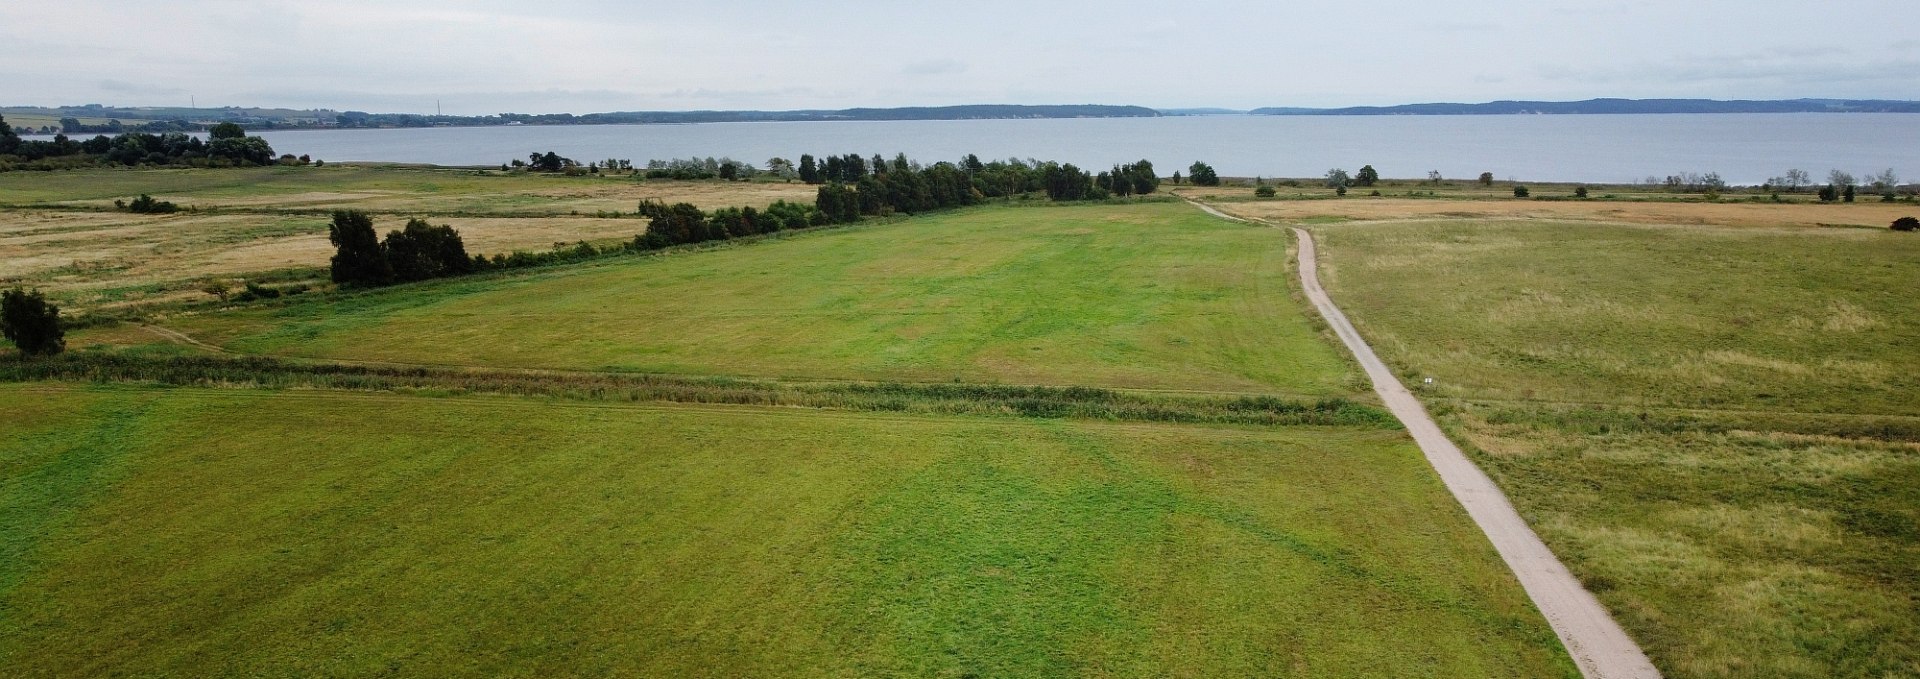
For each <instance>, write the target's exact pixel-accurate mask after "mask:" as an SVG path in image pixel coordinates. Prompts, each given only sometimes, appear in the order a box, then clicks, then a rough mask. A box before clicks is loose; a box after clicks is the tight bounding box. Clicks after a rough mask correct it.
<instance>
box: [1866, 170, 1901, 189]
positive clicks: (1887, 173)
mask: <svg viewBox="0 0 1920 679" xmlns="http://www.w3.org/2000/svg"><path fill="white" fill-rule="evenodd" d="M1867 183H1869V184H1872V185H1873V189H1874V190H1875V191H1892V190H1893V189H1894V187H1896V186H1899V185H1900V175H1897V174H1894V172H1893V168H1891V167H1889V168H1887V169H1885V170H1881V171H1880V172H1879V173H1878V174H1873V175H1868V176H1867Z"/></svg>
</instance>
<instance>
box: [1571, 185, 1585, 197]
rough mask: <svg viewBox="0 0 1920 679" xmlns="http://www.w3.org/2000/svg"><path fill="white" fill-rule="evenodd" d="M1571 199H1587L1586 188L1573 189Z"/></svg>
mask: <svg viewBox="0 0 1920 679" xmlns="http://www.w3.org/2000/svg"><path fill="white" fill-rule="evenodd" d="M1573 197H1575V198H1585V197H1587V187H1584V186H1579V187H1575V188H1574V189H1573Z"/></svg>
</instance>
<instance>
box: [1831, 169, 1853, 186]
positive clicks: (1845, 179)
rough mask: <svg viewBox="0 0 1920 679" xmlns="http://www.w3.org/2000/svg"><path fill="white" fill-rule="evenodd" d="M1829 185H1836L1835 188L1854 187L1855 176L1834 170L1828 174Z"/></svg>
mask: <svg viewBox="0 0 1920 679" xmlns="http://www.w3.org/2000/svg"><path fill="white" fill-rule="evenodd" d="M1827 183H1828V184H1832V185H1834V187H1835V188H1839V187H1846V186H1853V175H1852V174H1849V173H1846V172H1841V171H1839V170H1834V171H1832V172H1828V173H1827Z"/></svg>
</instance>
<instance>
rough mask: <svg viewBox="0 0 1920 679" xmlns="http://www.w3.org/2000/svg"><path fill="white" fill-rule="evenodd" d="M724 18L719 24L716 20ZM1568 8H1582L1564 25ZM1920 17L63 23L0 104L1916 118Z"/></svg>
mask: <svg viewBox="0 0 1920 679" xmlns="http://www.w3.org/2000/svg"><path fill="white" fill-rule="evenodd" d="M716 5H717V6H716ZM1565 5H1573V6H1572V7H1567V6H1565ZM1915 9H1916V7H1915V2H1914V0H1829V1H1823V2H1806V1H1805V0H1794V1H1786V0H1705V1H1703V0H1666V1H1664V2H1604V1H1594V2H1581V3H1559V2H1553V1H1552V0H1522V1H1514V2H1509V1H1506V0H1479V1H1477V2H1444V1H1439V0H1418V1H1411V2H1403V1H1400V0H1376V1H1372V2H1361V1H1354V2H1325V1H1315V2H1283V1H1280V0H1245V1H1240V0H1225V1H1215V2H1193V3H1182V2H1167V1H1165V0H1160V1H1156V2H1135V1H1133V0H1103V1H1101V2H1084V3H1083V2H1073V3H1065V2H1046V1H1045V0H1013V1H1003V0H969V1H965V2H943V3H919V2H901V1H898V0H856V1H849V2H836V1H833V0H814V1H812V2H774V1H771V0H766V1H762V0H737V1H733V2H725V3H710V2H698V1H692V0H681V1H679V2H651V1H645V0H633V1H614V0H604V1H598V2H594V1H586V0H579V1H574V0H538V1H528V0H517V1H500V2H494V1H475V2H463V1H460V0H437V1H434V2H416V1H413V0H380V1H378V2H375V1H371V0H367V1H350V0H348V1H339V2H334V1H329V0H305V1H300V2H281V1H278V0H204V1H202V0H174V1H169V2H144V1H138V2H136V1H133V0H127V1H125V2H112V1H109V0H66V1H63V2H58V3H27V4H24V5H21V6H17V7H9V8H7V9H6V10H5V11H4V13H0V16H3V17H4V18H3V19H0V64H4V68H0V105H64V104H84V103H100V104H108V105H118V106H152V105H169V106H171V105H186V104H187V103H188V101H189V96H190V95H191V96H192V97H193V98H194V99H195V100H196V101H197V102H198V104H199V105H200V106H223V105H244V106H284V107H292V108H334V109H343V110H345V109H357V110H366V111H378V112H432V111H433V110H434V101H435V100H436V99H438V100H440V101H441V102H442V104H443V106H444V108H445V111H446V112H447V113H458V114H488V113H498V112H503V111H512V112H524V113H553V112H574V113H587V112H594V111H614V110H691V109H793V108H846V107H854V106H909V105H945V104H969V103H1014V104H1078V103H1100V104H1138V105H1143V106H1153V107H1161V108H1172V107H1198V106H1222V107H1231V108H1252V107H1258V106H1349V105H1372V104H1398V103H1410V102H1425V101H1465V102H1478V101H1487V100H1495V99H1548V100H1562V99H1585V98H1590V97H1602V96H1617V97H1633V98H1645V97H1704V98H1716V99H1729V98H1753V99H1773V98H1797V97H1845V98H1887V99H1920V18H1916V14H1915Z"/></svg>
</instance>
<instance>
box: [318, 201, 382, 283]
mask: <svg viewBox="0 0 1920 679" xmlns="http://www.w3.org/2000/svg"><path fill="white" fill-rule="evenodd" d="M327 240H328V241H330V242H332V243H333V248H334V253H333V261H332V269H331V273H332V277H333V282H335V283H339V284H341V285H368V286H371V285H385V284H387V283H389V282H392V280H393V267H392V266H391V265H390V264H388V262H387V255H386V252H385V251H383V249H382V248H381V247H380V236H379V234H377V233H374V231H373V218H372V217H369V216H367V213H365V212H361V211H359V210H336V211H334V213H333V224H332V225H331V226H329V227H328V228H327Z"/></svg>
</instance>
